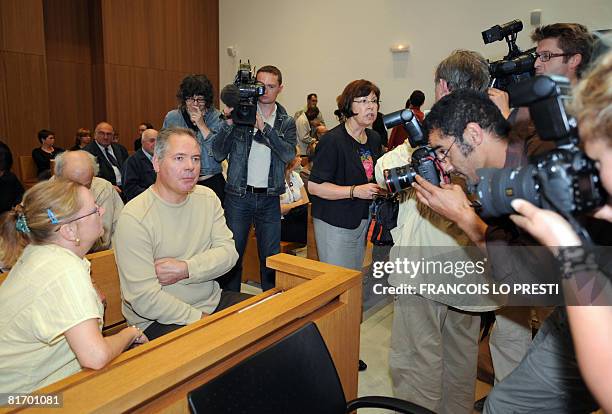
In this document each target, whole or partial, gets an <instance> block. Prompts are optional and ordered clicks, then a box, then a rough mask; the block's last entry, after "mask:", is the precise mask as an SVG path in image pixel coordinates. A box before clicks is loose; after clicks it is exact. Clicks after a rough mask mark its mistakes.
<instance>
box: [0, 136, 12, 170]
mask: <svg viewBox="0 0 612 414" xmlns="http://www.w3.org/2000/svg"><path fill="white" fill-rule="evenodd" d="M12 167H13V153H12V152H11V149H10V148H9V146H8V145H7V144H5V143H4V142H2V141H0V171H2V172H3V173H6V172H9V171H10V170H11V168H12Z"/></svg>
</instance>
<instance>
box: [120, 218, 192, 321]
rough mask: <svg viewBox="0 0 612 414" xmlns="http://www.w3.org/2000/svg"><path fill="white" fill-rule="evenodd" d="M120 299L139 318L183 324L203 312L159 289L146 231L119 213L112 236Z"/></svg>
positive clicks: (131, 219) (132, 219) (133, 219)
mask: <svg viewBox="0 0 612 414" xmlns="http://www.w3.org/2000/svg"><path fill="white" fill-rule="evenodd" d="M113 240H114V246H115V258H116V260H117V268H118V270H119V278H120V281H121V295H122V297H123V300H124V301H125V302H126V303H127V304H128V305H129V306H130V307H131V308H132V309H133V310H134V312H135V313H137V314H138V315H140V316H141V317H143V318H145V319H149V320H154V321H157V322H159V323H162V324H178V325H186V324H189V323H192V322H195V321H197V320H199V319H200V318H201V317H202V312H201V311H200V310H198V309H197V308H195V307H193V306H191V305H190V304H188V303H185V302H183V301H181V300H180V299H178V298H176V297H175V296H173V295H171V294H169V293H167V292H165V291H164V290H162V287H161V285H160V283H159V280H158V279H157V275H156V273H155V265H154V258H153V246H152V244H151V240H150V236H149V234H148V233H147V230H146V229H145V228H144V226H142V225H141V224H140V223H138V222H137V220H136V219H135V218H134V217H132V216H131V215H129V214H122V215H121V217H120V219H119V223H118V225H117V230H116V232H115V237H114V239H113Z"/></svg>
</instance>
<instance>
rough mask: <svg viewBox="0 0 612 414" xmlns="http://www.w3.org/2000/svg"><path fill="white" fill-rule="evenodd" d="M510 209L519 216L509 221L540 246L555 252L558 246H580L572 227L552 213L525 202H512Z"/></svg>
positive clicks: (514, 216) (519, 200)
mask: <svg viewBox="0 0 612 414" xmlns="http://www.w3.org/2000/svg"><path fill="white" fill-rule="evenodd" d="M511 204H512V208H513V209H514V210H516V212H517V213H519V214H512V215H511V216H510V219H511V220H512V221H513V222H514V224H516V225H517V226H519V227H520V228H522V229H524V230H525V231H527V232H529V233H530V234H531V235H532V236H533V237H534V238H535V239H537V240H538V241H539V242H540V243H541V244H543V245H544V246H547V247H549V248H550V250H551V251H552V252H553V253H556V252H557V247H558V246H580V245H581V244H582V242H581V241H580V238H579V237H578V235H577V234H576V232H574V229H572V226H570V224H569V223H568V222H567V221H566V220H565V219H564V218H563V217H561V216H560V215H559V214H557V213H555V212H554V211H550V210H544V209H542V208H538V207H536V206H534V205H533V204H531V203H530V202H528V201H526V200H521V199H516V200H512V203H511Z"/></svg>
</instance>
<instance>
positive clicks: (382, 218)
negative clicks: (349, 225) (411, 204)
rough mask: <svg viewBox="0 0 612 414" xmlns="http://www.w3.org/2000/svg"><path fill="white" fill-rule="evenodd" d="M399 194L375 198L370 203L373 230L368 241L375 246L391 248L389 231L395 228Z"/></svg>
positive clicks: (391, 238)
mask: <svg viewBox="0 0 612 414" xmlns="http://www.w3.org/2000/svg"><path fill="white" fill-rule="evenodd" d="M398 212H399V194H388V195H385V196H379V197H375V198H374V200H373V202H372V216H373V219H374V229H373V230H372V237H370V241H371V242H372V243H373V244H374V245H376V246H392V245H393V237H391V229H394V228H395V227H397V215H398Z"/></svg>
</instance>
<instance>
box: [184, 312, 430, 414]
mask: <svg viewBox="0 0 612 414" xmlns="http://www.w3.org/2000/svg"><path fill="white" fill-rule="evenodd" d="M187 399H188V402H189V408H190V410H191V412H192V413H195V414H198V413H208V414H221V413H224V414H232V413H244V412H248V413H250V414H260V413H261V414H263V413H266V414H275V413H279V414H281V413H282V414H286V413H292V414H301V413H304V414H306V413H308V414H312V413H317V414H338V413H347V412H351V411H354V410H356V409H359V408H384V409H388V410H395V411H397V412H400V413H413V414H431V413H432V412H431V411H429V410H427V409H425V408H423V407H420V406H418V405H416V404H413V403H410V402H408V401H403V400H399V399H396V398H391V397H361V398H357V399H355V400H352V401H350V402H348V403H347V401H346V399H345V397H344V391H343V390H342V384H341V383H340V379H339V377H338V373H337V372H336V367H335V366H334V361H333V360H332V358H331V355H330V354H329V351H328V349H327V346H326V345H325V342H324V341H323V338H322V337H321V334H320V333H319V330H318V329H317V326H316V325H315V324H314V323H312V322H311V323H308V324H306V325H305V326H303V327H301V328H300V329H298V330H297V331H295V332H293V333H292V334H290V335H288V336H286V337H284V338H283V339H281V340H280V341H278V342H276V343H274V344H272V345H270V346H269V347H267V348H265V349H263V350H261V351H259V352H258V353H256V354H254V355H253V356H251V357H249V358H247V359H245V360H244V361H242V362H240V363H239V364H238V365H235V366H234V367H233V368H231V369H230V370H228V371H226V372H224V373H223V374H221V375H219V376H218V377H216V378H214V379H212V380H211V381H209V382H207V383H206V384H204V385H202V386H200V387H198V388H196V389H195V390H193V391H191V392H189V393H188V394H187Z"/></svg>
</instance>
